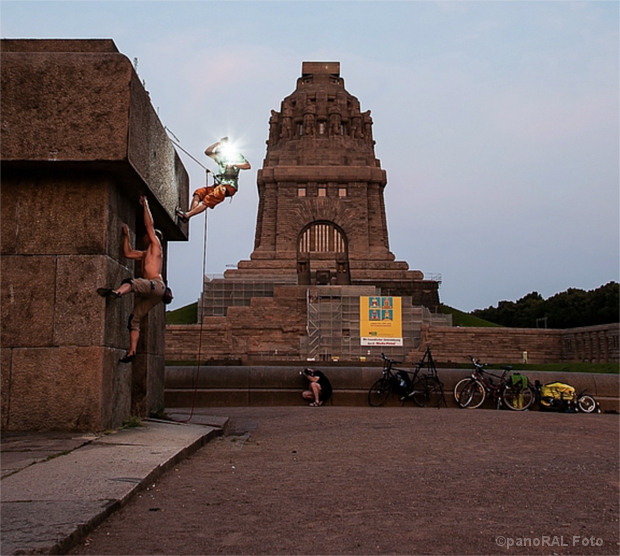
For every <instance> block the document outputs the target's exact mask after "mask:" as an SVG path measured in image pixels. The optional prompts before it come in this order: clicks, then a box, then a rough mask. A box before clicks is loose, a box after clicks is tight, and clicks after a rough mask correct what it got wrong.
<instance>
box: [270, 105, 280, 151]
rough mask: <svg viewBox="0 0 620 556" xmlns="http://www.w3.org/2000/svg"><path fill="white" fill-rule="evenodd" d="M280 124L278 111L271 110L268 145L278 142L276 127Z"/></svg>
mask: <svg viewBox="0 0 620 556" xmlns="http://www.w3.org/2000/svg"><path fill="white" fill-rule="evenodd" d="M279 125H280V113H279V112H276V111H275V110H272V111H271V117H270V118H269V139H268V140H267V145H269V146H270V147H271V146H273V145H275V144H276V143H277V142H278V138H279V134H278V128H279Z"/></svg>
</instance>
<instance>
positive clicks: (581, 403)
mask: <svg viewBox="0 0 620 556" xmlns="http://www.w3.org/2000/svg"><path fill="white" fill-rule="evenodd" d="M577 406H578V407H579V411H583V412H584V413H594V411H596V400H595V399H594V398H593V397H592V396H588V395H587V394H586V395H584V396H581V397H580V398H579V399H578V400H577Z"/></svg>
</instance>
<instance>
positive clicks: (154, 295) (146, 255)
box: [97, 197, 166, 363]
mask: <svg viewBox="0 0 620 556" xmlns="http://www.w3.org/2000/svg"><path fill="white" fill-rule="evenodd" d="M140 204H141V205H142V206H143V207H144V225H145V227H146V235H145V236H144V244H145V246H146V249H145V251H137V250H136V249H132V248H131V245H130V244H129V227H128V226H127V224H123V226H122V231H123V255H124V256H125V257H126V258H128V259H133V260H136V261H142V278H133V279H126V280H123V281H122V282H121V285H120V287H118V288H117V289H112V288H97V293H98V294H99V295H100V296H101V297H109V298H111V299H120V298H121V297H122V296H123V295H127V294H128V293H133V294H135V304H134V310H133V313H132V314H131V315H130V316H129V351H128V352H127V355H125V357H123V358H122V359H121V360H120V361H121V363H131V362H132V361H133V360H134V359H135V358H136V349H137V347H138V339H139V338H140V321H141V320H142V317H144V316H145V315H146V314H147V313H148V312H149V311H150V310H151V309H152V308H153V307H155V305H157V304H159V303H160V302H161V301H162V299H163V296H164V293H165V291H166V284H165V283H164V279H163V278H162V275H161V269H162V264H163V250H162V246H161V240H160V238H161V237H162V236H161V232H160V231H159V230H156V229H155V226H154V224H153V216H152V215H151V211H150V209H149V204H148V201H147V199H146V197H140Z"/></svg>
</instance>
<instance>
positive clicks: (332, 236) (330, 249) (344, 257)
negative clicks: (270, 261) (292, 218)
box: [297, 221, 351, 285]
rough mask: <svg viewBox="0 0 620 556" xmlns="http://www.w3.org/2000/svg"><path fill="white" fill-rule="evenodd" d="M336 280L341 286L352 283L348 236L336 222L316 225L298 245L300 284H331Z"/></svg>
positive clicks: (300, 235)
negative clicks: (313, 269) (314, 269)
mask: <svg viewBox="0 0 620 556" xmlns="http://www.w3.org/2000/svg"><path fill="white" fill-rule="evenodd" d="M312 268H316V271H315V272H314V275H313V272H312ZM313 278H314V280H313ZM333 278H335V282H336V284H339V285H347V284H350V283H351V277H350V273H349V255H348V245H347V237H346V235H345V233H344V231H343V230H342V229H341V228H340V227H339V226H336V224H334V223H333V222H328V221H317V222H312V223H311V224H309V225H308V226H306V227H305V228H304V229H303V230H302V231H301V233H300V234H299V239H298V242H297V281H298V284H299V285H310V284H312V283H313V282H314V283H315V284H331V283H332V279H333Z"/></svg>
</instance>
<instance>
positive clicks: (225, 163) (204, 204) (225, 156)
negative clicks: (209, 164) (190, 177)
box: [176, 137, 251, 222]
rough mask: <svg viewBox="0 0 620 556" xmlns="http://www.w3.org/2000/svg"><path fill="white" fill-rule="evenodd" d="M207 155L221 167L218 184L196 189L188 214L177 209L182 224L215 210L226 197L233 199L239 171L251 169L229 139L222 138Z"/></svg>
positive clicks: (217, 176) (216, 179)
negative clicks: (198, 215)
mask: <svg viewBox="0 0 620 556" xmlns="http://www.w3.org/2000/svg"><path fill="white" fill-rule="evenodd" d="M205 154H206V155H207V156H210V157H211V158H212V159H213V160H215V162H217V164H218V166H219V173H218V174H215V175H214V179H215V181H216V183H214V184H213V185H209V186H206V187H201V188H199V189H196V191H194V194H193V197H192V205H191V207H190V209H189V210H188V211H187V212H183V211H182V210H181V209H179V208H177V209H176V215H177V216H178V217H179V220H181V222H188V221H189V219H190V218H191V217H192V216H196V215H197V214H200V213H201V212H203V211H205V210H206V209H208V208H214V207H215V206H216V205H219V204H220V203H221V202H222V201H223V200H224V199H225V198H226V197H232V196H233V195H234V194H235V193H237V189H238V186H239V171H240V170H249V169H250V168H251V166H250V163H249V162H248V161H247V160H246V159H245V157H244V156H243V155H242V154H241V153H239V152H237V151H235V150H234V149H233V148H232V147H231V146H230V143H229V142H228V137H222V139H221V140H220V141H218V142H217V143H213V145H210V146H209V147H207V150H206V151H205Z"/></svg>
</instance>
